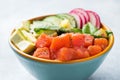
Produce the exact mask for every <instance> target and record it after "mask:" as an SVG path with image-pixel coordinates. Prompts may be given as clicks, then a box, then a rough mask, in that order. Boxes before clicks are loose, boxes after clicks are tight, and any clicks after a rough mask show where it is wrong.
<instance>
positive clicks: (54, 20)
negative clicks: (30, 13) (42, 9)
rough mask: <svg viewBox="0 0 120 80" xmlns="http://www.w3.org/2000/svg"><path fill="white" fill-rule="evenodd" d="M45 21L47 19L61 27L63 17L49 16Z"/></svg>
mask: <svg viewBox="0 0 120 80" xmlns="http://www.w3.org/2000/svg"><path fill="white" fill-rule="evenodd" d="M43 21H47V22H50V23H52V24H53V25H54V26H58V27H60V23H61V21H62V19H61V18H59V17H57V16H48V17H46V18H45V19H44V20H43Z"/></svg>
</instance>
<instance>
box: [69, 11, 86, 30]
mask: <svg viewBox="0 0 120 80" xmlns="http://www.w3.org/2000/svg"><path fill="white" fill-rule="evenodd" d="M71 13H73V14H76V15H78V16H79V19H81V22H82V25H80V26H79V28H80V29H81V28H82V27H83V25H84V24H85V23H86V19H85V17H84V15H83V14H82V13H80V12H79V11H76V10H72V11H71V12H70V14H71Z"/></svg>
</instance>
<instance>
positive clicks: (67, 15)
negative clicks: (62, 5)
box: [57, 13, 76, 27]
mask: <svg viewBox="0 0 120 80" xmlns="http://www.w3.org/2000/svg"><path fill="white" fill-rule="evenodd" d="M57 16H58V17H59V18H61V19H63V20H64V19H68V20H69V22H70V24H71V26H72V27H76V21H75V19H74V17H73V16H71V15H69V14H67V13H63V14H58V15H57Z"/></svg>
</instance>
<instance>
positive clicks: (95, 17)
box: [86, 10, 100, 29]
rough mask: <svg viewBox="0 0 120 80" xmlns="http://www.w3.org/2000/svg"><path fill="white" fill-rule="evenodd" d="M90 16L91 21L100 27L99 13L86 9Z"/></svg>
mask: <svg viewBox="0 0 120 80" xmlns="http://www.w3.org/2000/svg"><path fill="white" fill-rule="evenodd" d="M86 12H87V13H88V15H89V17H90V22H91V23H92V24H93V25H94V26H96V27H97V28H98V29H99V28H100V17H99V16H98V14H97V13H95V12H93V11H88V10H87V11H86Z"/></svg>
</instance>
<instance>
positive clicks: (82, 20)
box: [9, 8, 114, 80]
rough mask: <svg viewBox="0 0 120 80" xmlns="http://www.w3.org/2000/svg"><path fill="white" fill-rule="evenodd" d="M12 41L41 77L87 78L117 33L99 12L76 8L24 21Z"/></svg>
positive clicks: (46, 79) (20, 56)
mask: <svg viewBox="0 0 120 80" xmlns="http://www.w3.org/2000/svg"><path fill="white" fill-rule="evenodd" d="M9 43H10V46H11V48H12V49H13V51H14V53H15V54H16V56H17V58H18V59H19V61H20V62H21V63H22V65H23V66H24V67H25V68H26V70H28V72H30V73H31V74H32V75H33V76H34V77H36V78H37V79H38V80H86V79H88V78H89V77H90V76H91V75H92V74H93V73H94V72H95V71H96V70H97V69H98V68H99V66H100V65H101V64H102V62H103V61H104V59H105V58H106V56H107V55H108V53H109V51H110V50H111V48H112V46H113V44H114V35H113V32H112V31H111V30H110V28H109V27H107V26H105V25H104V24H103V23H102V22H101V21H100V17H99V15H98V14H97V13H96V12H93V11H90V10H84V9H82V8H76V9H73V10H71V11H70V12H69V13H60V14H52V15H51V14H50V15H45V16H39V17H35V18H32V19H29V20H26V21H24V22H23V23H22V26H20V27H19V28H15V29H13V30H12V33H11V35H10V39H9Z"/></svg>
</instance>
